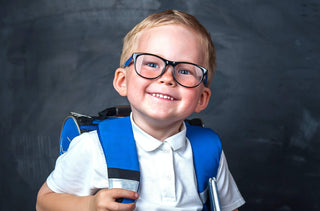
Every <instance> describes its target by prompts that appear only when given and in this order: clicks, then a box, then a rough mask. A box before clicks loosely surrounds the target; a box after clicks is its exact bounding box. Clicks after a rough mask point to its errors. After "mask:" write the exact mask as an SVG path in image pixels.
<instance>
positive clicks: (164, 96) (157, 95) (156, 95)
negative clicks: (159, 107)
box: [152, 93, 174, 100]
mask: <svg viewBox="0 0 320 211" xmlns="http://www.w3.org/2000/svg"><path fill="white" fill-rule="evenodd" d="M152 96H153V97H159V98H163V99H167V100H174V99H173V97H170V96H167V95H163V94H156V93H154V94H152Z"/></svg>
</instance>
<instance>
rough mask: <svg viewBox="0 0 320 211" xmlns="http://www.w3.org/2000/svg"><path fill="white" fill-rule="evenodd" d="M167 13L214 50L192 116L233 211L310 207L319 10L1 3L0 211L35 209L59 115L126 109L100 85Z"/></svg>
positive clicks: (317, 136)
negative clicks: (212, 152) (140, 26)
mask: <svg viewBox="0 0 320 211" xmlns="http://www.w3.org/2000/svg"><path fill="white" fill-rule="evenodd" d="M168 8H172V9H179V10H184V11H186V12H189V13H191V14H193V15H195V16H196V17H197V18H198V19H199V21H200V22H201V23H202V24H203V25H204V26H205V27H206V28H207V29H208V31H209V32H210V34H211V35H212V38H213V41H214V43H215V46H216V51H217V63H218V66H217V73H216V75H215V78H214V81H213V84H212V87H211V89H212V92H213V96H212V99H211V101H210V105H209V106H208V108H207V109H206V110H205V111H204V112H202V113H200V114H199V115H197V117H201V118H202V119H203V120H204V122H205V125H206V126H207V127H210V128H213V129H214V130H215V131H216V132H218V133H219V134H220V136H221V139H222V144H223V147H224V151H225V154H226V156H227V159H228V164H229V167H230V170H231V172H232V174H233V176H234V178H235V180H236V182H237V184H238V187H239V189H240V191H241V193H242V195H243V196H244V198H245V200H246V204H245V205H244V206H243V207H242V208H241V210H279V211H280V210H281V211H282V210H285V211H287V210H288V211H289V210H318V209H319V208H320V203H319V199H320V182H319V181H320V166H319V161H320V155H319V147H320V132H319V128H320V109H319V108H320V99H319V93H320V85H319V84H320V83H319V81H320V74H319V71H320V69H319V67H320V59H319V58H320V39H319V34H320V13H319V10H320V2H319V1H316V0H298V1H290V0H283V1H276V0H272V1H267V0H262V1H252V0H251V1H250V0H242V1H218V0H199V1H194V0H190V1H182V0H171V1H166V0H163V1H155V0H150V1H140V0H137V1H134V2H133V1H126V0H125V1H101V0H92V1H84V0H77V1H75V0H67V1H56V0H52V1H36V0H29V1H18V0H11V1H1V2H0V71H1V83H0V87H1V92H0V96H1V104H0V108H1V109H0V111H1V119H2V121H1V129H0V136H1V142H0V168H1V173H0V181H1V188H0V193H1V195H0V209H1V210H15V211H16V210H35V202H36V195H37V191H38V190H39V188H40V187H41V185H42V184H43V182H44V181H45V180H46V178H47V176H48V175H49V174H50V172H51V171H52V170H53V168H54V165H55V160H56V158H57V156H58V147H59V146H58V139H59V131H60V127H61V124H62V121H63V119H64V117H65V116H66V115H67V114H68V112H70V111H76V112H79V113H84V114H89V115H94V114H96V113H97V112H98V111H101V110H103V109H104V108H106V107H110V106H113V105H121V104H127V101H126V99H124V98H122V97H120V96H119V95H118V94H117V93H116V92H115V91H114V90H113V87H112V79H113V74H114V70H115V69H116V68H117V67H118V66H119V59H120V53H121V47H122V38H123V37H124V36H125V34H126V33H127V32H128V31H129V30H130V29H131V28H132V27H133V26H134V25H135V24H136V23H138V22H139V21H141V20H142V19H143V18H145V17H146V16H147V15H149V14H151V13H153V12H157V11H162V10H165V9H168Z"/></svg>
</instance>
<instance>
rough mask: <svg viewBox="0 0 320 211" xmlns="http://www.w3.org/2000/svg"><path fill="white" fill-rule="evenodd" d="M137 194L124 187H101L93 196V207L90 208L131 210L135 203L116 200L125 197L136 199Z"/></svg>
mask: <svg viewBox="0 0 320 211" xmlns="http://www.w3.org/2000/svg"><path fill="white" fill-rule="evenodd" d="M138 197H139V194H138V193H136V192H134V191H129V190H125V189H117V188H114V189H102V190H100V191H99V192H98V193H97V194H96V195H95V197H94V209H92V210H99V211H100V210H104V211H105V210H114V211H115V210H120V211H126V210H128V211H129V210H133V209H134V208H135V203H128V204H126V203H119V202H117V201H116V200H117V199H122V198H127V199H132V200H136V199H138Z"/></svg>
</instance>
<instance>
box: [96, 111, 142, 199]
mask: <svg viewBox="0 0 320 211" xmlns="http://www.w3.org/2000/svg"><path fill="white" fill-rule="evenodd" d="M97 131H98V135H99V139H100V142H101V146H102V148H103V151H104V154H105V158H106V161H107V166H108V177H109V188H125V189H128V190H132V191H138V188H139V182H140V169H139V161H138V155H137V149H136V143H135V141H134V137H133V132H132V127H131V121H130V117H123V118H114V119H106V120H104V121H102V122H100V123H99V125H98V130H97ZM129 202H131V201H128V199H126V201H125V203H129Z"/></svg>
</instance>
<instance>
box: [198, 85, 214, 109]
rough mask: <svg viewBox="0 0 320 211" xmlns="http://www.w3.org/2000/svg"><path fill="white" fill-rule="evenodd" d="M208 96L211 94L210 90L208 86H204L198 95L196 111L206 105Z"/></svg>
mask: <svg viewBox="0 0 320 211" xmlns="http://www.w3.org/2000/svg"><path fill="white" fill-rule="evenodd" d="M210 96H211V90H210V89H209V88H208V87H204V88H203V90H202V93H201V95H200V98H199V101H198V105H197V107H196V109H195V112H196V113H200V112H201V111H202V110H204V109H205V108H206V107H207V106H208V104H209V100H210Z"/></svg>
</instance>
